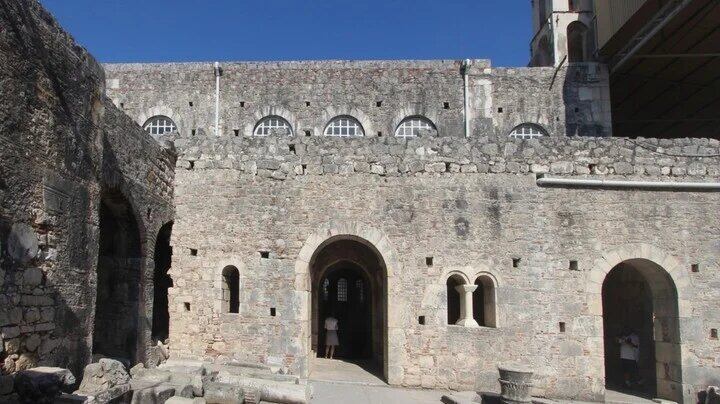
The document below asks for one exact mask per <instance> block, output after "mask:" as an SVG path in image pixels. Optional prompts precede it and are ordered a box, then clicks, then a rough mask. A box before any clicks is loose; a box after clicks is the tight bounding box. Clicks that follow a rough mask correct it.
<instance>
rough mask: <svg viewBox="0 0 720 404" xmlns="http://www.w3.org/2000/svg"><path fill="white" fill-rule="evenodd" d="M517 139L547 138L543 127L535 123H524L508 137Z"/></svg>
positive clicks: (515, 128)
mask: <svg viewBox="0 0 720 404" xmlns="http://www.w3.org/2000/svg"><path fill="white" fill-rule="evenodd" d="M508 136H510V137H512V138H515V139H535V138H539V137H543V136H547V132H546V131H545V129H543V127H542V126H540V125H537V124H534V123H523V124H520V125H518V126H516V127H514V128H513V130H512V131H510V134H509V135H508Z"/></svg>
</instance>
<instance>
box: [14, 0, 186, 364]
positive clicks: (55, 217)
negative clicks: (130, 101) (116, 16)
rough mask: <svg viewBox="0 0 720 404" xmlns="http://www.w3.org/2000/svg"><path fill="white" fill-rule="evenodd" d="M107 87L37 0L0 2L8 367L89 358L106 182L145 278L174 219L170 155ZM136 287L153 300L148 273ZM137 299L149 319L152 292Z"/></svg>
mask: <svg viewBox="0 0 720 404" xmlns="http://www.w3.org/2000/svg"><path fill="white" fill-rule="evenodd" d="M104 86H105V77H104V73H103V70H102V68H101V67H100V65H98V64H97V63H96V62H95V60H94V59H93V58H92V57H91V56H90V55H89V54H88V53H87V52H86V51H85V50H84V49H83V48H81V47H79V46H78V45H76V44H75V42H74V41H73V40H72V38H71V37H70V36H69V35H67V34H66V33H65V32H64V31H62V29H61V28H60V27H59V26H58V24H57V22H56V21H55V20H54V19H53V17H52V16H51V15H50V14H48V13H47V12H46V11H45V10H43V9H42V7H41V6H40V5H39V4H38V3H37V2H36V1H33V0H23V1H9V0H2V1H0V100H1V101H0V333H1V336H2V337H1V338H0V356H1V357H2V359H3V360H5V364H6V365H7V366H5V367H4V372H11V371H12V370H13V369H12V368H13V367H14V368H15V369H16V370H18V369H20V368H25V367H32V366H35V365H37V364H45V365H56V366H64V367H70V368H71V369H72V370H73V371H74V372H75V374H76V375H79V374H81V373H80V370H81V369H82V366H84V365H85V364H87V363H88V361H89V360H90V355H91V348H92V338H93V336H92V329H93V320H94V302H95V282H96V275H95V269H96V265H97V261H98V234H99V229H98V220H99V217H98V211H99V207H100V201H101V198H102V197H103V194H104V193H105V192H106V190H113V191H117V192H118V193H120V194H122V195H123V196H124V197H125V198H126V199H127V200H129V201H130V203H131V205H132V208H133V211H134V216H135V217H136V218H137V221H138V226H139V227H140V228H141V229H142V234H141V238H142V241H143V245H142V247H143V254H142V257H143V259H144V262H143V263H142V269H143V271H145V272H144V273H145V274H147V268H148V267H149V271H150V272H149V273H150V275H152V249H153V246H154V241H155V235H156V234H157V231H158V229H159V228H160V226H161V225H162V224H163V223H164V222H166V221H170V220H172V213H173V208H172V205H171V198H172V181H173V168H174V165H175V156H174V154H173V153H172V152H170V151H168V150H164V149H163V148H161V147H160V146H159V145H158V144H157V143H156V142H155V141H154V140H153V139H152V138H150V137H149V136H148V135H147V134H146V133H145V132H144V131H142V130H141V129H140V128H139V127H138V126H137V125H136V124H135V123H134V122H133V121H132V120H130V119H129V118H128V117H126V116H124V115H123V114H122V112H120V111H118V110H117V109H116V108H115V107H114V106H113V105H112V103H111V102H110V101H109V99H107V98H106V97H105V95H104ZM147 251H150V255H148V254H147ZM142 287H143V288H145V289H147V288H148V287H149V288H150V289H149V290H150V292H149V294H147V291H146V292H145V296H152V289H151V288H152V276H150V277H147V276H146V275H145V276H144V277H143V285H142ZM143 303H144V304H145V305H146V307H144V308H143V309H144V311H143V322H147V318H146V315H147V313H149V312H151V309H152V298H150V299H147V298H146V299H145V300H144V302H143ZM144 344H149V338H147V339H146V340H145V341H144ZM139 349H140V350H143V349H144V348H143V347H139Z"/></svg>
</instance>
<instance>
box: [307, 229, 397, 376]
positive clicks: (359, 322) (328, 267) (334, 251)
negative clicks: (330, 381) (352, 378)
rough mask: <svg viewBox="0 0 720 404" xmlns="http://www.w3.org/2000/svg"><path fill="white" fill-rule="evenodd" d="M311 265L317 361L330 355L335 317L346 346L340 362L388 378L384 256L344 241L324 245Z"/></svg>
mask: <svg viewBox="0 0 720 404" xmlns="http://www.w3.org/2000/svg"><path fill="white" fill-rule="evenodd" d="M310 265H311V266H310V268H311V276H312V323H311V326H312V328H311V329H312V349H313V351H314V352H315V353H316V356H317V357H319V358H322V357H324V355H325V342H326V332H325V327H324V326H325V319H327V318H328V317H330V316H333V317H335V318H336V319H337V320H338V331H337V334H338V339H339V342H340V344H339V346H337V347H336V349H335V355H334V358H335V359H337V360H340V361H345V362H351V363H353V364H356V365H358V366H359V367H361V368H363V369H364V370H366V371H368V372H371V373H373V374H375V375H376V376H378V377H382V378H384V377H385V374H386V373H385V372H386V370H385V367H386V366H385V358H386V357H387V350H386V349H387V348H386V346H387V343H386V341H387V326H386V313H387V296H386V295H387V293H386V290H387V280H386V278H387V277H386V271H385V263H384V261H383V259H382V257H381V256H380V254H379V253H378V252H377V250H376V249H375V248H374V247H373V246H372V245H371V244H370V243H368V242H367V241H365V240H362V239H360V238H354V237H340V238H333V239H330V240H328V241H326V242H325V243H323V245H321V246H320V247H319V248H318V249H317V251H316V252H315V254H314V255H313V259H312V261H311V264H310ZM325 368H326V369H330V368H332V367H331V366H330V367H328V366H325Z"/></svg>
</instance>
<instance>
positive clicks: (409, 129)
mask: <svg viewBox="0 0 720 404" xmlns="http://www.w3.org/2000/svg"><path fill="white" fill-rule="evenodd" d="M426 131H432V132H433V135H435V134H436V130H435V125H433V123H432V122H430V120H429V119H427V118H425V117H422V116H416V117H412V118H405V119H404V120H403V121H402V122H400V125H398V127H397V129H396V130H395V136H397V137H417V136H419V135H420V133H422V132H426Z"/></svg>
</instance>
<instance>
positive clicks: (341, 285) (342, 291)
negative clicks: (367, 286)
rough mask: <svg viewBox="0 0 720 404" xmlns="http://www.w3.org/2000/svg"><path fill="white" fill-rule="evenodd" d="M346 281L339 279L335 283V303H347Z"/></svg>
mask: <svg viewBox="0 0 720 404" xmlns="http://www.w3.org/2000/svg"><path fill="white" fill-rule="evenodd" d="M347 286H348V285H347V279H345V278H340V279H338V282H337V301H338V302H347V298H348V290H347Z"/></svg>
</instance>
